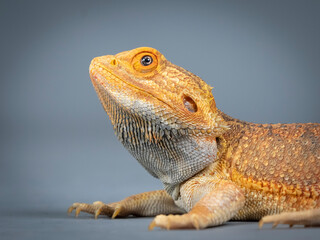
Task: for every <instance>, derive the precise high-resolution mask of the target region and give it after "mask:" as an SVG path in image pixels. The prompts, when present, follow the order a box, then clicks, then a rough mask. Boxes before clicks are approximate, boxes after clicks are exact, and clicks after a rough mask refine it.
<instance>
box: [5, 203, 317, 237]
mask: <svg viewBox="0 0 320 240" xmlns="http://www.w3.org/2000/svg"><path fill="white" fill-rule="evenodd" d="M151 220H152V218H126V219H114V220H112V219H109V218H106V217H101V218H99V219H98V220H94V219H93V217H92V216H90V215H89V214H86V213H82V214H81V215H80V216H79V217H78V218H74V216H68V215H67V213H66V211H65V209H59V210H44V209H42V210H40V209H38V210H31V209H30V210H19V211H17V210H12V211H5V210H3V211H1V212H0V239H5V240H7V239H26V240H27V239H32V240H34V239H48V240H49V239H77V240H79V239H153V240H157V239H161V240H164V239H166V240H169V239H184V240H188V239H215V240H218V239H239V240H240V239H246V240H249V239H261V240H263V239H268V240H270V239H290V240H293V239H319V235H320V228H303V227H300V226H296V227H294V228H292V229H289V228H288V226H284V225H280V226H278V228H276V229H272V228H271V225H270V224H269V225H265V226H264V228H263V229H261V230H259V229H258V224H257V222H229V223H227V224H225V225H223V226H219V227H214V228H209V229H205V230H201V231H195V230H178V231H177V230H175V231H166V230H161V229H155V230H153V231H148V228H147V227H148V224H149V223H150V222H151Z"/></svg>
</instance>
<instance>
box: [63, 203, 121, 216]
mask: <svg viewBox="0 0 320 240" xmlns="http://www.w3.org/2000/svg"><path fill="white" fill-rule="evenodd" d="M73 210H75V216H76V217H78V216H79V213H80V212H87V213H91V214H94V218H95V219H97V218H98V216H99V215H107V216H108V217H112V218H115V217H116V216H118V215H120V216H121V214H120V212H121V210H122V207H121V204H119V203H110V204H105V203H103V202H101V201H96V202H93V203H92V204H88V203H78V202H76V203H73V204H72V205H71V206H70V207H69V208H68V214H70V213H72V211H73Z"/></svg>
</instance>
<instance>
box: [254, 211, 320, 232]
mask: <svg viewBox="0 0 320 240" xmlns="http://www.w3.org/2000/svg"><path fill="white" fill-rule="evenodd" d="M265 223H273V225H272V228H275V227H277V226H278V224H289V226H290V227H293V226H294V225H304V226H305V227H312V226H319V225H320V209H312V210H305V211H299V212H284V213H280V214H276V215H269V216H265V217H263V218H262V219H261V220H260V221H259V228H262V226H263V224H265Z"/></svg>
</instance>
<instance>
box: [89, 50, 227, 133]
mask: <svg viewBox="0 0 320 240" xmlns="http://www.w3.org/2000/svg"><path fill="white" fill-rule="evenodd" d="M90 76H91V79H92V82H93V85H94V86H95V88H96V90H98V91H97V92H98V94H99V93H100V92H101V90H102V94H101V93H100V94H99V97H100V100H101V101H102V103H104V102H105V100H104V99H101V97H102V98H103V96H104V91H106V89H108V91H109V93H110V94H111V97H114V98H115V99H117V101H118V102H120V101H121V102H122V105H128V104H129V105H130V106H128V107H129V110H130V111H132V110H134V109H137V107H138V108H139V106H135V104H136V105H139V103H141V102H144V103H145V104H143V105H150V104H152V105H153V106H154V107H156V108H158V106H162V107H163V108H165V109H166V113H161V114H162V116H159V117H161V122H165V123H167V124H169V125H171V126H172V127H173V128H176V129H185V130H195V131H194V133H198V132H200V131H201V132H202V133H205V132H206V133H209V134H211V133H216V134H217V135H218V134H221V132H223V131H224V130H225V123H224V122H223V119H222V118H221V117H220V116H219V115H218V114H217V108H216V104H215V100H214V97H213V95H212V93H211V89H212V87H210V86H209V85H208V84H206V83H205V82H204V81H203V80H202V79H201V78H199V77H198V76H196V75H194V74H193V73H191V72H188V71H187V70H185V69H183V68H181V67H178V66H176V65H174V64H172V63H171V62H169V61H168V60H166V58H165V57H164V56H163V55H162V54H161V53H160V52H159V51H157V50H156V49H153V48H148V47H141V48H136V49H134V50H131V51H125V52H121V53H119V54H117V55H107V56H102V57H97V58H94V59H93V60H92V62H91V65H90ZM97 86H98V88H99V89H97ZM101 87H104V89H101ZM120 95H121V98H120ZM107 112H108V111H107Z"/></svg>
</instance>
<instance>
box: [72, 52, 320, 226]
mask: <svg viewBox="0 0 320 240" xmlns="http://www.w3.org/2000/svg"><path fill="white" fill-rule="evenodd" d="M145 56H148V57H151V61H149V62H148V63H147V64H145V62H144V60H143V59H145ZM149 60H150V59H149ZM90 77H91V79H92V83H93V85H94V87H95V90H96V91H97V94H98V96H99V99H100V101H101V103H102V105H103V107H104V109H105V110H106V112H107V113H108V115H109V117H110V120H111V122H112V124H113V126H114V130H115V133H116V135H117V136H118V138H119V140H120V141H121V142H122V143H123V145H124V146H125V147H126V148H127V149H128V151H129V152H130V153H131V154H132V155H133V156H134V157H135V158H136V159H137V160H138V161H139V162H140V163H141V164H142V165H143V167H145V168H146V169H147V170H148V171H149V172H150V173H151V174H152V175H153V176H155V177H157V178H159V179H160V180H161V181H162V182H163V184H164V187H165V190H159V191H153V192H146V193H142V194H137V195H134V196H131V197H128V198H126V199H124V200H122V201H119V202H115V203H110V204H105V203H102V202H94V203H93V204H86V203H74V204H73V205H72V206H71V207H70V208H69V209H68V212H69V213H70V212H72V211H73V210H74V209H76V216H77V215H78V214H79V213H80V212H81V211H85V212H89V213H92V214H94V215H95V217H98V215H108V216H110V217H112V218H115V217H116V216H120V217H125V216H128V215H137V216H156V217H155V219H154V220H153V221H152V223H151V224H150V226H149V228H150V229H153V228H154V227H161V228H166V229H180V228H195V229H202V228H206V227H210V226H216V225H220V224H223V223H224V222H226V221H228V220H231V219H234V220H260V227H261V226H262V225H263V224H264V223H267V222H273V223H274V226H276V225H277V224H279V223H285V224H289V225H290V226H292V225H294V224H303V225H306V226H311V225H319V224H320V210H319V209H320V196H319V195H320V124H319V123H300V124H254V123H248V122H244V121H240V120H237V119H234V118H232V117H230V116H227V115H226V114H224V113H223V112H221V111H220V110H218V109H217V108H216V105H215V101H214V98H213V96H212V93H211V89H212V88H211V87H210V86H208V85H207V84H206V83H205V82H204V81H203V80H201V79H200V78H199V77H197V76H196V75H194V74H192V73H190V72H188V71H186V70H185V69H183V68H180V67H178V66H176V65H174V64H172V63H170V62H169V61H167V60H166V59H165V57H164V56H163V55H162V54H161V53H160V52H158V51H157V50H155V49H152V48H146V47H144V48H137V49H134V50H131V51H126V52H122V53H119V54H117V55H115V56H112V55H108V56H103V57H98V58H95V59H94V60H92V63H91V65H90ZM159 214H160V215H159ZM163 214H170V215H167V216H166V215H163ZM172 214H182V215H172ZM267 215H271V216H267Z"/></svg>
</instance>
